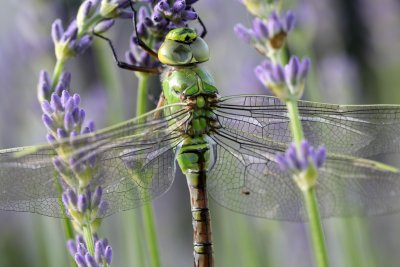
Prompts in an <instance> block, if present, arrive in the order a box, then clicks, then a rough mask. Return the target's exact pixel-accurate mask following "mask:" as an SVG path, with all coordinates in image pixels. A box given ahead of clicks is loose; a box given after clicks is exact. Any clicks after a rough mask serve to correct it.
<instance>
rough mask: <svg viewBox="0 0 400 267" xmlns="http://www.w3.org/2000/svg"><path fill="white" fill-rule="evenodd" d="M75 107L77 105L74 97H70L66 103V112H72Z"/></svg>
mask: <svg viewBox="0 0 400 267" xmlns="http://www.w3.org/2000/svg"><path fill="white" fill-rule="evenodd" d="M75 107H76V106H75V100H74V99H73V98H72V97H70V98H69V99H68V100H67V102H66V103H65V105H64V109H65V111H66V112H67V111H69V112H72V111H73V110H74V109H75Z"/></svg>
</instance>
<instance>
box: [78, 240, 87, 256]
mask: <svg viewBox="0 0 400 267" xmlns="http://www.w3.org/2000/svg"><path fill="white" fill-rule="evenodd" d="M77 251H78V254H79V255H82V256H84V255H85V254H86V253H87V252H88V251H87V249H86V244H85V241H83V242H80V243H78V246H77Z"/></svg>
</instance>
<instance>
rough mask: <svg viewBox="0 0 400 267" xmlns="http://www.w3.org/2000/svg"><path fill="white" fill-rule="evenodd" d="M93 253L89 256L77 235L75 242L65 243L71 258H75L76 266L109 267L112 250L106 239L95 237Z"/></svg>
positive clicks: (83, 243) (80, 237)
mask: <svg viewBox="0 0 400 267" xmlns="http://www.w3.org/2000/svg"><path fill="white" fill-rule="evenodd" d="M94 239H95V240H94V242H95V252H94V255H91V254H90V253H89V252H88V249H87V246H86V243H85V241H84V240H83V238H82V236H80V235H78V236H77V237H76V239H75V240H69V241H68V242H67V248H68V251H69V253H70V255H71V256H72V257H74V258H75V261H76V263H77V264H78V266H87V267H92V266H93V267H100V266H109V265H110V264H111V261H112V248H111V247H110V246H109V245H108V241H107V239H103V240H100V239H98V238H97V236H95V238H94Z"/></svg>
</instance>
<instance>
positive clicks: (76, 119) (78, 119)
mask: <svg viewBox="0 0 400 267" xmlns="http://www.w3.org/2000/svg"><path fill="white" fill-rule="evenodd" d="M80 115H81V112H80V109H79V108H78V107H75V108H74V110H73V111H72V117H73V118H74V122H75V123H76V124H79V123H82V121H83V120H81V116H80Z"/></svg>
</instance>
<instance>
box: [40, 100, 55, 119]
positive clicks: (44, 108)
mask: <svg viewBox="0 0 400 267" xmlns="http://www.w3.org/2000/svg"><path fill="white" fill-rule="evenodd" d="M40 106H41V108H42V111H43V113H44V114H47V115H48V116H50V115H51V114H52V113H53V112H54V109H53V108H52V107H51V106H50V103H49V101H47V100H44V101H43V102H42V104H41V105H40Z"/></svg>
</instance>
